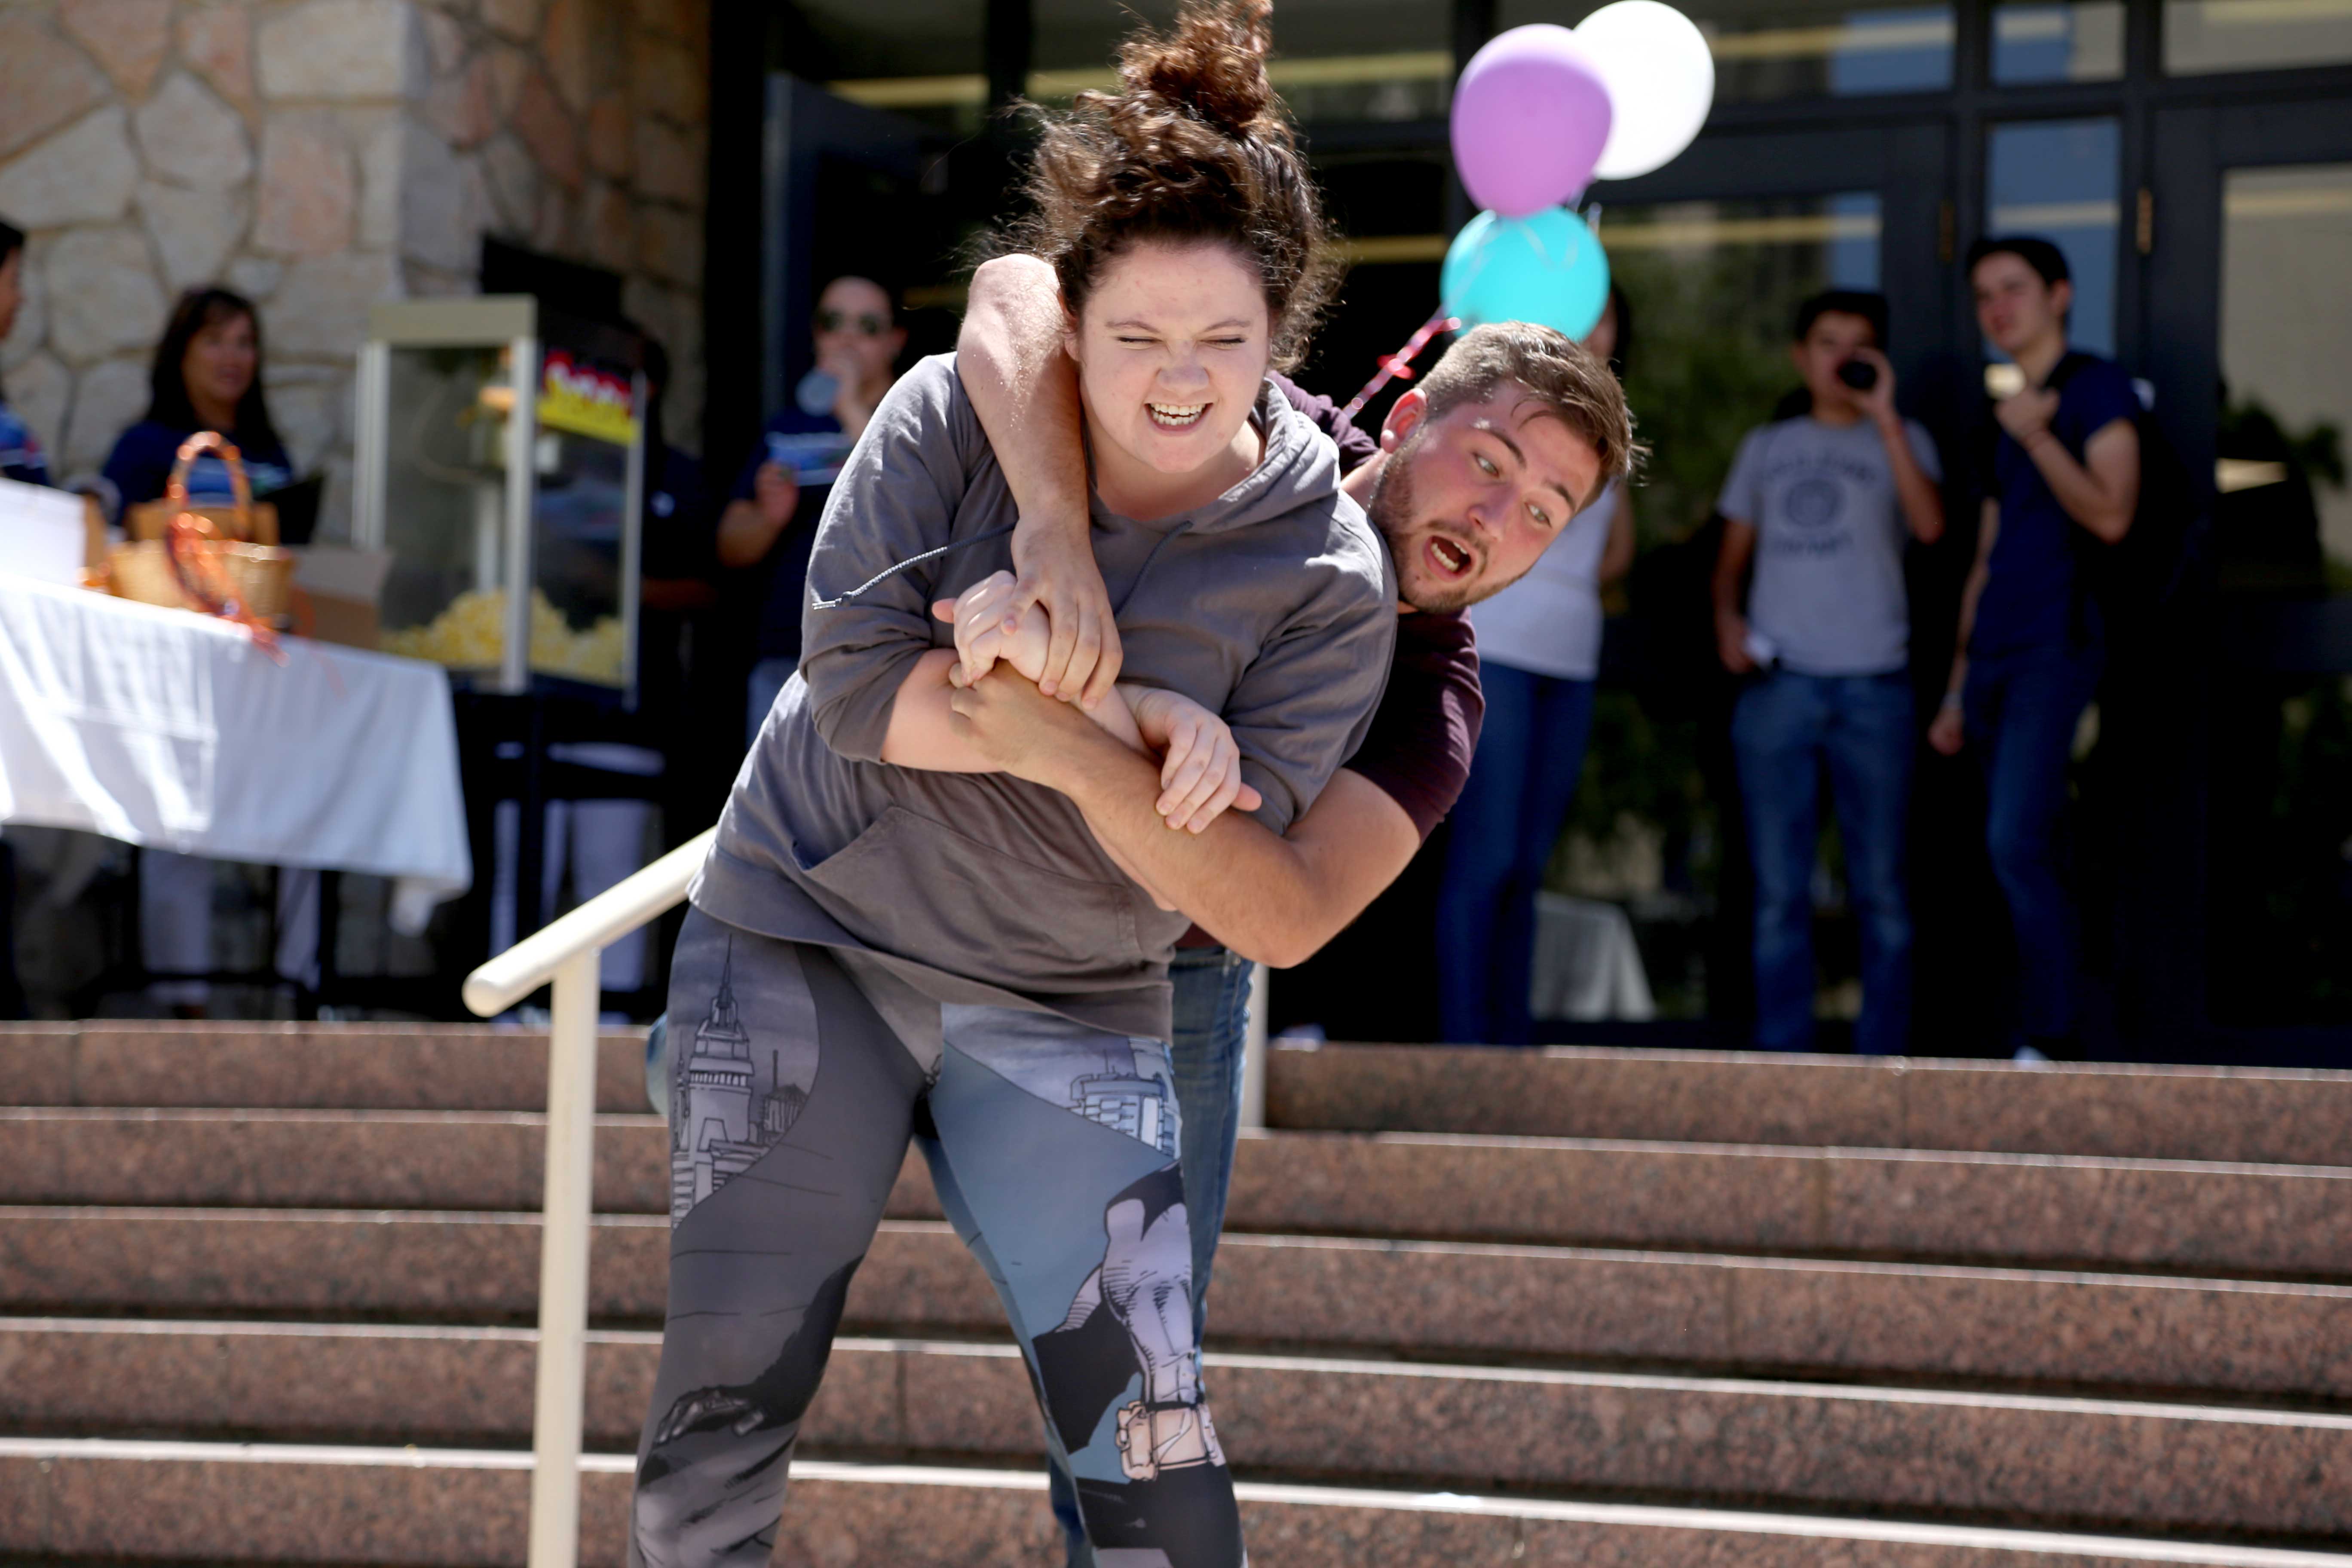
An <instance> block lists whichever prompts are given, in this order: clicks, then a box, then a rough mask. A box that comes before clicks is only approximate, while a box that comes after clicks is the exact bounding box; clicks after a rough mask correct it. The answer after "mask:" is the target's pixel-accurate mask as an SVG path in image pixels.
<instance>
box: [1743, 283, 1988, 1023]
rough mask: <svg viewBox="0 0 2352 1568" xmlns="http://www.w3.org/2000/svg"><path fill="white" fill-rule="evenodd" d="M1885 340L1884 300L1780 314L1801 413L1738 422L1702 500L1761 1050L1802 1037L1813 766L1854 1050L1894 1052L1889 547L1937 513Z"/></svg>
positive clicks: (1933, 523) (1893, 570)
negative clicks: (1833, 883) (1712, 531)
mask: <svg viewBox="0 0 2352 1568" xmlns="http://www.w3.org/2000/svg"><path fill="white" fill-rule="evenodd" d="M1885 340H1886V300H1885V297H1884V296H1883V295H1879V294H1872V293H1864V292H1860V291H1858V290H1852V289H1834V290H1832V291H1830V292H1827V293H1822V294H1816V295H1814V296H1813V297H1812V298H1811V299H1810V300H1806V301H1805V302H1804V303H1803V304H1802V305H1801V306H1799V307H1798V310H1797V319H1796V334H1795V342H1793V343H1792V344H1791V345H1790V358H1791V359H1792V360H1793V361H1794V362H1795V363H1796V367H1797V372H1798V374H1800V375H1801V376H1802V377H1803V378H1804V383H1805V399H1806V405H1805V409H1804V412H1802V413H1801V414H1799V415H1798V416H1796V417H1793V418H1787V419H1780V420H1776V421H1774V422H1773V423H1771V424H1769V425H1764V426H1759V427H1758V428H1756V429H1754V430H1751V431H1749V432H1748V435H1747V437H1745V438H1744V439H1743V440H1742V441H1741V442H1740V445H1739V451H1738V457H1737V458H1734V459H1733V462H1732V468H1731V477H1730V478H1729V479H1727V480H1726V481H1725V483H1724V487H1723V495H1722V498H1721V500H1718V501H1717V510H1719V511H1720V512H1721V513H1722V514H1723V517H1724V531H1723V549H1722V552H1721V554H1720V555H1719V556H1718V557H1717V561H1716V570H1715V619H1716V639H1717V647H1718V648H1719V650H1720V652H1721V654H1722V658H1723V662H1724V666H1725V668H1728V669H1730V670H1731V671H1733V672H1734V673H1735V674H1740V675H1745V676H1747V677H1748V682H1747V684H1746V686H1745V688H1744V689H1742V690H1741V692H1740V694H1739V699H1738V704H1737V706H1736V707H1735V708H1734V710H1733V713H1732V722H1731V739H1732V748H1733V751H1734V752H1735V753H1736V755H1737V757H1738V766H1739V790H1740V797H1741V802H1742V805H1743V807H1744V809H1745V811H1746V814H1747V823H1748V845H1749V849H1750V853H1751V855H1752V856H1753V857H1754V862H1755V873H1756V937H1755V963H1756V1038H1755V1043H1756V1045H1757V1047H1759V1049H1764V1050H1783V1051H1801V1050H1808V1049H1811V1047H1812V1040H1813V949H1812V916H1813V907H1812V888H1813V863H1814V858H1815V852H1816V849H1817V848H1818V847H1819V844H1820V839H1821V816H1820V795H1821V777H1822V773H1823V771H1824V768H1825V767H1826V771H1827V773H1828V774H1829V782H1830V795H1831V800H1832V804H1833V805H1834V806H1835V809H1836V813H1837V824H1838V837H1839V841H1840V843H1841V844H1842V845H1843V847H1844V850H1845V870H1846V894H1847V899H1848V900H1849V902H1850V903H1851V905H1852V907H1853V911H1854V915H1855V918H1856V920H1857V921H1858V922H1859V924H1860V926H1861V930H1862V1016H1861V1018H1860V1020H1859V1022H1858V1023H1857V1024H1856V1026H1855V1030H1854V1046H1855V1049H1856V1050H1858V1051H1860V1052H1862V1053H1864V1054H1865V1055H1890V1054H1895V1053H1899V1052H1900V1051H1902V1049H1903V1048H1904V1044H1905V1041H1906V1037H1908V1035H1909V1032H1910V1024H1911V910H1910V904H1909V895H1908V893H1907V891H1906V886H1905V870H1904V865H1905V847H1904V838H1905V826H1906V817H1907V816H1908V815H1909V811H1910V799H1911V764H1912V755H1913V751H1914V747H1915V746H1916V742H1917V731H1916V727H1915V725H1914V722H1913V718H1912V702H1911V682H1910V676H1909V674H1908V673H1907V667H1908V665H1909V662H1910V630H1911V619H1910V608H1909V603H1908V600H1907V599H1906V595H1905V590H1904V581H1903V552H1904V547H1905V544H1906V541H1908V540H1911V539H1916V540H1917V541H1919V542H1921V543H1923V544H1928V543H1933V542H1935V541H1936V540H1937V538H1938V537H1939V536H1941V534H1942V533H1943V531H1944V504H1943V500H1942V498H1941V496H1940V495H1939V494H1938V493H1937V480H1938V479H1939V478H1940V470H1939V468H1938V466H1937V457H1936V444H1935V442H1934V440H1933V439H1932V438H1931V437H1929V436H1928V434H1927V431H1926V430H1925V429H1923V428H1921V427H1920V426H1918V425H1917V424H1916V423H1915V422H1913V421H1910V420H1906V419H1905V418H1904V417H1903V416H1901V415H1900V414H1898V413H1896V412H1895V372H1894V367H1893V366H1891V365H1890V364H1888V363H1887V361H1886V356H1885V353H1883V352H1881V351H1882V349H1883V348H1884V345H1885ZM1751 568H1752V569H1753V581H1752V583H1750V582H1749V581H1748V579H1749V574H1750V569H1751ZM1743 584H1747V592H1746V596H1745V600H1744V607H1743V599H1742V594H1741V590H1742V585H1743Z"/></svg>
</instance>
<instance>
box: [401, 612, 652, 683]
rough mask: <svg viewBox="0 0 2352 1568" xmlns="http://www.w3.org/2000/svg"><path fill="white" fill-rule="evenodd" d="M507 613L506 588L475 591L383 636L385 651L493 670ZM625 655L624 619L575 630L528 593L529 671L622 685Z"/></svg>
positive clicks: (503, 644) (601, 620) (607, 619)
mask: <svg viewBox="0 0 2352 1568" xmlns="http://www.w3.org/2000/svg"><path fill="white" fill-rule="evenodd" d="M506 614H507V595H506V590H505V589H503V588H492V589H489V590H487V591H484V590H481V589H475V590H472V591H469V592H467V593H463V594H460V595H457V597H456V598H454V599H452V600H450V601H449V607H448V608H446V609H445V610H443V611H442V612H441V613H440V614H439V615H438V616H435V617H434V618H433V620H432V621H431V622H430V623H428V624H426V625H425V626H403V627H401V628H400V629H399V630H397V631H388V632H386V633H384V634H383V651H384V652H386V653H395V654H400V655H402V656H403V657H404V658H422V659H428V660H430V661H432V662H433V663H435V664H442V665H447V666H448V667H450V668H453V669H488V668H494V667H495V666H496V665H497V664H498V662H499V654H500V652H501V651H502V650H503V649H504V648H505V647H506ZM624 652H625V642H624V638H623V636H622V628H621V617H620V616H601V617H599V618H598V619H597V620H596V621H595V622H594V624H593V625H591V626H588V627H586V628H585V629H584V630H577V631H575V630H574V629H572V624H571V623H570V622H569V621H567V620H565V619H564V618H563V612H562V611H561V610H559V609H557V608H556V607H555V605H553V604H551V603H550V602H549V600H548V597H547V595H545V594H544V593H541V591H540V590H539V589H537V588H533V589H532V590H531V591H530V667H531V668H533V669H535V670H541V671H544V672H545V673H547V674H549V675H562V676H569V677H571V678H572V679H574V680H590V681H594V682H596V683H597V684H599V685H602V686H618V685H620V684H622V668H621V667H622V656H623V654H624Z"/></svg>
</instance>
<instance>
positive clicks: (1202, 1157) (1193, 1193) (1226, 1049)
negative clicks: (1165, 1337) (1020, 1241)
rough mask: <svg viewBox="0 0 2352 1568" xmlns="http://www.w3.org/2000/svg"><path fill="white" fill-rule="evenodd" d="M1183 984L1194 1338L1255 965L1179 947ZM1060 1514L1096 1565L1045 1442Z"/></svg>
mask: <svg viewBox="0 0 2352 1568" xmlns="http://www.w3.org/2000/svg"><path fill="white" fill-rule="evenodd" d="M1168 978H1169V979H1170V980H1171V981H1173V982H1174V983H1175V986H1176V1028H1175V1034H1174V1037H1173V1041H1172V1044H1171V1049H1170V1052H1169V1057H1170V1061H1171V1065H1172V1066H1173V1068H1175V1076H1176V1115H1177V1120H1178V1136H1179V1137H1180V1138H1181V1145H1180V1147H1179V1150H1178V1153H1179V1155H1180V1157H1181V1161H1182V1164H1183V1171H1184V1219H1185V1224H1186V1227H1187V1228H1188V1229H1190V1230H1191V1232H1192V1342H1193V1343H1195V1344H1198V1343H1200V1342H1201V1331H1202V1326H1203V1324H1204V1323H1205V1322H1206V1321H1207V1319H1208V1312H1209V1307H1208V1302H1209V1270H1210V1267H1211V1265H1213V1263H1214V1262H1215V1261H1216V1258H1217V1233H1218V1232H1219V1231H1220V1230H1223V1228H1224V1224H1225V1192H1226V1189H1227V1187H1228V1186H1229V1185H1231V1184H1232V1181H1233V1174H1234V1135H1235V1133H1236V1132H1237V1131H1239V1129H1240V1126H1241V1106H1242V1047H1243V1044H1244V1040H1245V1039H1246V1037H1247V1036H1248V1030H1249V990H1250V963H1249V961H1248V960H1247V959H1245V958H1243V957H1241V956H1240V955H1239V954H1237V953H1232V952H1226V951H1225V950H1224V949H1223V948H1222V947H1187V948H1180V949H1178V950H1177V952H1176V959H1175V962H1174V963H1171V964H1170V965H1169V966H1168ZM1046 1472H1047V1474H1048V1476H1049V1477H1050V1478H1051V1480H1052V1491H1053V1500H1054V1517H1055V1519H1056V1520H1058V1521H1060V1522H1061V1526H1062V1531H1063V1533H1064V1534H1065V1535H1066V1537H1067V1538H1068V1542H1069V1562H1070V1568H1093V1563H1094V1552H1093V1551H1092V1549H1090V1548H1089V1547H1088V1546H1087V1536H1086V1531H1085V1530H1084V1529H1083V1528H1082V1527H1081V1526H1080V1524H1079V1522H1078V1504H1077V1493H1076V1489H1074V1488H1073V1487H1072V1485H1071V1482H1070V1476H1069V1472H1068V1471H1067V1470H1066V1468H1064V1467H1063V1462H1062V1458H1061V1455H1060V1454H1059V1452H1058V1451H1057V1450H1055V1448H1054V1447H1053V1446H1052V1445H1051V1444H1048V1445H1047V1446H1046Z"/></svg>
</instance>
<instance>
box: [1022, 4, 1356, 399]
mask: <svg viewBox="0 0 2352 1568" xmlns="http://www.w3.org/2000/svg"><path fill="white" fill-rule="evenodd" d="M1273 21H1274V5H1273V0H1185V4H1184V5H1183V8H1182V9H1181V11H1180V12H1179V13H1178V14H1177V17H1176V24H1175V26H1173V27H1171V28H1170V29H1169V30H1168V31H1166V32H1164V33H1163V32H1153V31H1149V30H1147V31H1143V32H1139V33H1138V34H1137V35H1136V36H1135V37H1131V38H1129V40H1128V41H1127V43H1126V44H1125V45H1124V46H1122V47H1120V49H1119V54H1118V75H1119V82H1120V90H1118V91H1117V92H1082V93H1080V94H1078V95H1077V98H1076V100H1075V101H1074V102H1073V103H1072V104H1071V105H1070V108H1069V110H1068V111H1067V112H1066V113H1062V114H1053V113H1048V112H1046V111H1045V110H1035V112H1036V113H1037V114H1038V116H1039V118H1040V120H1041V121H1043V132H1044V133H1043V134H1042V135H1041V136H1040V137H1039V139H1038V143H1037V152H1036V156H1035V162H1034V163H1033V164H1032V166H1031V168H1030V173H1029V178H1028V181H1027V187H1028V195H1029V198H1030V201H1031V203H1032V206H1033V211H1032V212H1031V214H1030V216H1028V217H1027V218H1026V219H1024V220H1023V221H1021V222H1019V223H1017V224H1015V225H1013V227H1012V229H1011V231H1010V232H1009V233H1008V235H1007V236H1006V240H1007V241H1008V242H1009V245H1010V246H1011V247H1013V248H1016V249H1020V250H1025V251H1027V252H1029V253H1030V254H1031V255H1033V256H1039V257H1043V258H1045V260H1047V261H1049V262H1051V263H1053V266H1054V270H1055V273H1057V274H1058V275H1059V277H1060V279H1061V283H1062V300H1063V302H1064V303H1065V304H1066V305H1067V306H1068V307H1069V308H1070V309H1071V310H1083V309H1084V308H1085V304H1086V299H1087V293H1088V292H1089V291H1090V290H1091V289H1092V288H1093V286H1094V282H1095V280H1096V279H1097V278H1098V277H1099V276H1100V275H1101V272H1102V269H1103V268H1104V267H1105V266H1106V265H1108V263H1109V261H1110V259H1111V258H1113V257H1115V256H1117V255H1118V253H1119V252H1120V251H1122V250H1124V249H1125V248H1126V247H1129V246H1130V245H1134V244H1137V243H1139V242H1142V241H1146V240H1173V241H1178V242H1187V241H1195V240H1209V241H1218V242H1223V243H1226V244H1230V245H1233V246H1234V247H1237V248H1238V249H1239V250H1240V251H1241V252H1242V253H1243V254H1244V255H1245V256H1246V257H1248V258H1249V259H1250V260H1251V261H1252V262H1253V263H1254V264H1255V267H1256V268H1257V269H1258V273H1259V276H1260V277H1261V278H1262V279H1264V281H1265V300H1266V308H1267V310H1268V312H1269V314H1270V316H1271V318H1272V326H1273V342H1272V345H1271V347H1272V351H1273V363H1274V365H1275V367H1276V369H1288V368H1290V367H1291V366H1292V365H1294V364H1296V363H1297V361H1298V357H1299V355H1300V353H1302V352H1303V350H1304V349H1305V346H1306V342H1307V338H1308V337H1309V336H1310V335H1311V334H1312V333H1313V331H1314V328H1315V323H1316V321H1317V320H1318V318H1319V317H1320V316H1321V314H1322V311H1323V308H1324V306H1325V304H1326V303H1327V302H1328V300H1329V299H1330V297H1331V288H1332V283H1333V281H1334V279H1335V278H1336V274H1337V266H1336V255H1337V247H1336V245H1335V244H1334V243H1333V237H1332V235H1331V231H1330V228H1329V226H1328V224H1327V223H1326V222H1325V220H1324V217H1323V204H1322V199H1321V197H1320V196H1319V195H1318V193H1317V191H1316V189H1315V182H1314V180H1313V179H1312V178H1311V177H1310V176H1309V175H1308V174H1307V161H1306V160H1305V159H1304V158H1302V157H1301V156H1299V153H1298V142H1297V137H1296V136H1295V135H1294V134H1293V133H1292V131H1291V128H1290V121H1289V120H1288V119H1287V118H1286V116H1285V115H1284V113H1283V108H1282V100H1280V99H1278V98H1276V96H1275V92H1274V84H1273V83H1272V82H1270V81H1269V80H1267V79H1266V72H1265V56H1266V49H1267V47H1269V45H1270V44H1271V43H1272V42H1273Z"/></svg>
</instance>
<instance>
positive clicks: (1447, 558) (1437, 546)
mask: <svg viewBox="0 0 2352 1568" xmlns="http://www.w3.org/2000/svg"><path fill="white" fill-rule="evenodd" d="M1422 554H1423V556H1425V557H1426V558H1427V559H1428V561H1429V564H1430V566H1431V568H1432V569H1433V570H1434V571H1435V572H1436V574H1438V575H1439V576H1440V577H1443V578H1444V579H1445V580H1447V581H1448V582H1458V581H1459V580H1461V579H1462V578H1465V577H1467V576H1468V575H1470V573H1471V569H1472V568H1473V567H1474V566H1475V564H1476V563H1475V561H1473V560H1472V558H1471V555H1470V552H1469V551H1468V550H1466V549H1465V548H1463V547H1462V546H1461V545H1459V544H1456V543H1454V541H1452V540H1450V539H1448V538H1446V537H1445V536H1444V534H1435V535H1433V536H1432V537H1431V539H1430V541H1429V542H1428V544H1426V545H1425V546H1423V549H1422Z"/></svg>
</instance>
